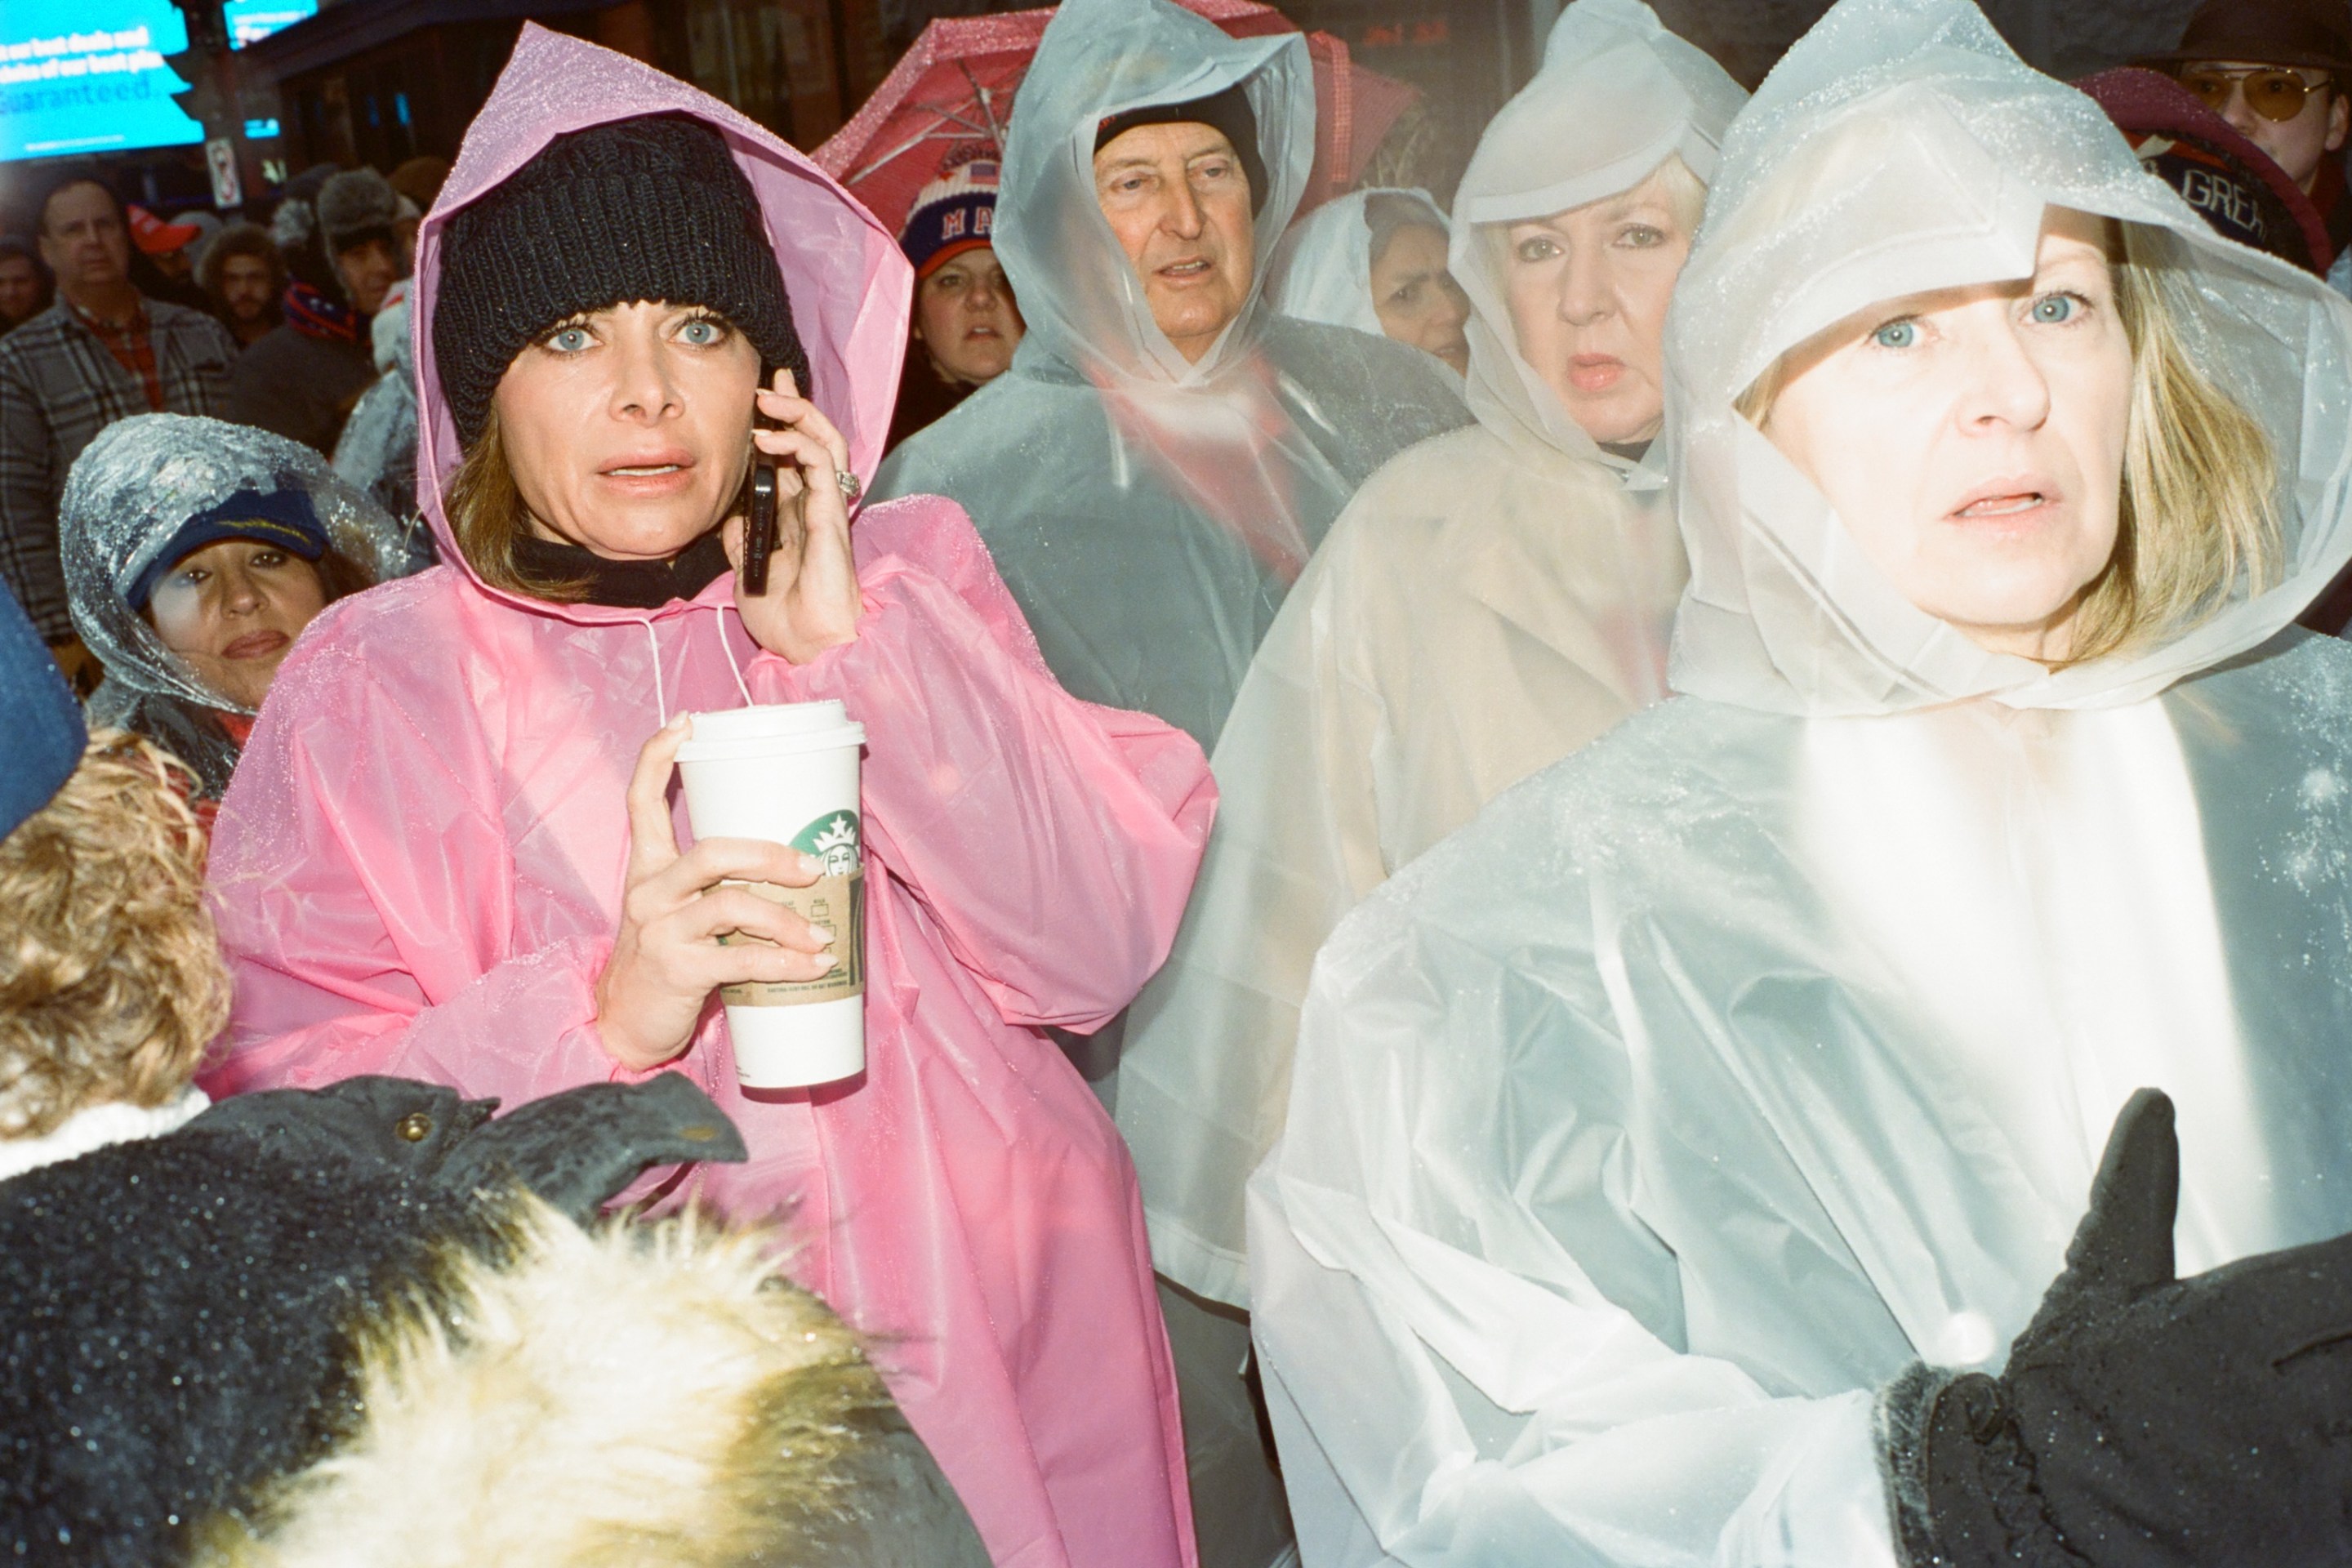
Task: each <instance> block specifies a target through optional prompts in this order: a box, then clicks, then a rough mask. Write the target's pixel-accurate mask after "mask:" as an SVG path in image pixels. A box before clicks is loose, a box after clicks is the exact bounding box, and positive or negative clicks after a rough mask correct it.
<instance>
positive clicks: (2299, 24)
mask: <svg viewBox="0 0 2352 1568" xmlns="http://www.w3.org/2000/svg"><path fill="white" fill-rule="evenodd" d="M2147 63H2148V64H2150V65H2153V66H2156V67H2157V68H2159V69H2164V70H2168V71H2170V72H2171V73H2172V75H2174V76H2175V77H2177V78H2178V79H2179V81H2180V84H2181V85H2182V86H2183V87H2186V88H2187V89H2189V91H2191V92H2193V93H2195V94H2196V95H2197V96H2198V97H2199V98H2200V99H2201V100H2204V102H2205V104H2206V106H2207V107H2208V108H2210V109H2211V110H2213V111H2214V112H2215V113H2216V114H2219V115H2220V116H2221V118H2222V119H2224V120H2226V121H2229V122H2230V124H2231V127H2232V128H2234V129H2235V130H2236V131H2237V132H2239V133H2240V134H2242V135H2243V136H2244V137H2245V138H2246V139H2247V140H2248V141H2250V142H2253V143H2254V145H2255V146H2257V147H2259V148H2261V149H2262V150H2263V152H2264V153H2268V154H2270V156H2271V158H2272V160H2273V162H2275V163H2277V164H2278V166H2279V167H2280V168H2281V169H2283V170H2284V171H2285V172H2286V175H2287V177H2288V178H2289V179H2291V180H2293V181H2294V183H2295V184H2297V185H2299V186H2301V187H2302V188H2303V190H2304V192H2305V195H2309V196H2310V197H2311V200H2312V204H2313V205H2315V206H2316V207H2317V208H2318V209H2319V212H2320V216H2322V217H2323V218H2324V219H2326V224H2327V237H2328V241H2329V243H2330V244H2331V245H2332V246H2333V247H2334V248H2335V250H2336V254H2337V255H2338V256H2341V255H2342V254H2343V253H2344V250H2345V247H2346V245H2347V242H2352V200H2347V192H2346V189H2345V181H2344V165H2343V162H2342V160H2341V159H2340V158H2338V157H2337V156H2336V154H2337V153H2338V151H2339V150H2340V149H2341V148H2342V147H2343V145H2344V142H2345V135H2346V132H2347V130H2352V100H2347V98H2346V96H2345V91H2344V88H2345V84H2346V82H2347V79H2352V15H2347V8H2346V5H2345V0H2206V3H2205V4H2204V5H2200V6H2199V7H2198V8H2197V12H2196V14H2195V15H2194V16H2191V17H2189V28H2188V31H2187V32H2185V33H2184V34H2183V35H2182V36H2181V39H2180V44H2179V47H2177V48H2175V49H2173V50H2171V51H2170V52H2169V53H2168V54H2165V55H2161V56H2158V58H2155V59H2153V60H2150V61H2148V62H2147Z"/></svg>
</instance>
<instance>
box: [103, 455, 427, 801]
mask: <svg viewBox="0 0 2352 1568" xmlns="http://www.w3.org/2000/svg"><path fill="white" fill-rule="evenodd" d="M280 489H299V490H302V491H303V492H305V493H306V494H308V495H309V496H310V504H311V505H312V507H313V508H315V509H316V510H317V511H318V514H319V522H320V526H321V527H323V528H324V529H325V530H326V531H327V537H328V539H329V540H331V541H332V542H333V544H334V547H335V549H336V550H337V552H340V553H341V554H342V555H343V556H344V557H346V558H347V559H349V560H350V561H351V562H352V563H353V564H355V565H357V566H359V567H360V568H361V569H362V571H364V572H366V573H367V574H369V576H370V577H372V578H373V579H374V580H375V581H377V582H387V581H389V580H391V579H392V578H394V577H396V576H399V575H401V574H403V573H404V572H406V571H410V570H413V569H414V568H413V567H412V566H411V565H410V564H409V561H410V557H409V553H408V550H407V547H406V544H405V542H404V535H403V531H402V530H401V528H400V526H399V525H398V524H397V523H395V522H394V521H393V520H392V519H391V518H389V517H387V516H385V515H384V513H383V510H382V509H381V508H379V507H377V506H376V505H375V504H374V503H373V502H372V501H370V500H368V499H367V498H366V497H365V496H363V495H362V494H360V493H359V491H357V490H355V489H352V487H351V486H350V485H347V484H345V483H344V482H343V481H342V480H341V479H337V478H336V477H335V476H334V474H333V473H332V472H331V471H330V470H329V469H328V468H327V464H326V460H325V459H324V458H320V456H319V454H318V453H317V452H315V451H313V450H311V449H310V447H305V446H303V445H302V444H301V443H300V442H299V441H289V440H287V439H286V438H285V437H282V436H273V435H271V434H270V433H269V432H268V431H267V430H257V429H255V428H253V427H252V426H249V425H231V424H228V423H227V422H226V421H224V420H219V419H203V418H197V417H194V416H187V415H180V414H142V415H139V416H136V417H134V418H131V419H125V420H121V421H120V422H119V423H117V424H113V425H110V426H107V427H106V429H105V430H103V431H101V432H100V434H99V437H98V439H96V440H95V441H92V442H91V443H90V444H89V447H88V448H87V449H86V450H84V451H83V453H82V455H81V456H80V457H79V458H75V459H74V466H73V469H72V471H71V472H70V473H69V474H68V475H67V477H66V490H65V497H64V499H63V500H62V501H60V502H59V504H58V557H59V560H60V562H61V563H62V564H63V566H64V568H65V578H66V595H67V598H68V602H69V604H70V605H71V607H72V610H73V620H74V629H75V631H77V632H78V633H79V634H80V636H81V640H82V643H83V645H84V646H86V647H88V648H89V650H90V652H92V653H94V654H96V655H97V656H98V658H99V661H100V663H101V664H103V665H104V666H105V667H106V679H105V680H104V681H103V682H102V683H101V684H100V686H99V689H98V690H97V691H96V692H94V693H92V694H91V696H90V700H89V717H90V721H91V722H92V723H93V724H105V725H112V726H117V727H120V728H122V729H128V730H135V731H138V732H140V733H141V734H142V735H146V736H148V737H149V738H151V739H152V740H154V741H155V742H158V743H159V744H161V745H163V746H165V747H167V748H168V749H169V750H171V751H172V752H173V753H174V754H176V755H177V756H178V757H179V758H180V759H181V760H182V761H183V762H184V763H187V764H188V765H189V766H190V767H191V768H193V769H194V770H195V773H196V777H197V779H198V780H199V781H200V782H201V783H202V784H203V786H204V793H205V795H207V796H209V797H212V798H215V799H216V798H218V796H219V795H220V794H221V792H222V791H223V790H225V789H226V788H227V787H228V778H229V773H230V770H232V769H233V768H235V767H236V758H237V744H236V742H235V741H234V740H232V739H231V738H230V736H229V734H228V731H226V730H224V729H223V728H222V727H221V726H220V724H219V722H218V721H217V720H215V718H214V717H213V715H215V714H221V713H227V714H233V715H237V716H240V717H246V718H249V717H251V716H252V714H253V711H254V710H252V709H250V708H247V707H245V706H243V705H241V704H239V703H237V702H235V701H232V700H230V699H228V698H227V697H225V696H223V695H222V694H221V693H220V692H218V691H215V689H212V688H211V687H210V686H207V685H206V684H205V681H204V679H203V678H202V677H201V676H199V675H198V674H197V673H196V672H195V670H194V668H191V667H190V666H189V664H188V662H187V661H186V660H185V659H184V658H180V656H179V655H177V654H175V653H173V651H172V650H171V649H169V648H167V647H164V646H163V640H162V639H161V638H159V637H156V635H155V628H154V627H153V626H149V625H148V624H147V619H146V617H145V616H142V615H140V614H139V613H138V612H137V611H136V610H133V609H132V608H131V606H130V605H129V604H128V603H127V602H125V600H124V598H123V596H122V591H121V588H120V587H118V586H117V584H120V583H121V582H122V581H123V580H124V579H125V578H126V577H128V576H131V575H134V574H135V572H136V569H137V568H138V567H139V566H142V565H144V564H145V559H144V558H145V555H146V552H150V551H152V550H154V549H157V548H160V547H161V546H163V544H165V543H167V542H169V541H170V539H171V537H172V535H173V534H174V533H177V532H178V531H179V530H180V526H181V524H183V523H184V522H186V521H187V520H188V519H189V518H191V517H194V515H195V514H196V513H198V512H200V511H203V510H205V509H206V508H207V507H212V506H217V505H218V504H220V503H221V502H222V501H225V500H228V498H229V497H231V496H233V495H235V494H236V493H237V492H238V491H239V490H262V491H268V490H280Z"/></svg>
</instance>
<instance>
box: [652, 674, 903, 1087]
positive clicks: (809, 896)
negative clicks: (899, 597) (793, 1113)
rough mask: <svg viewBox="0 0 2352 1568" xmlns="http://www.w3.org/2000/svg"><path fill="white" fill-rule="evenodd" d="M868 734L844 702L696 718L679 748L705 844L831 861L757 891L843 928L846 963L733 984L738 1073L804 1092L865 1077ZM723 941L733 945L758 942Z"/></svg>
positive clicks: (839, 952) (841, 954)
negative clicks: (861, 781) (806, 977)
mask: <svg viewBox="0 0 2352 1568" xmlns="http://www.w3.org/2000/svg"><path fill="white" fill-rule="evenodd" d="M865 743H866V727H865V726H864V725H863V724H858V723H855V722H852V721H851V720H850V718H849V715H848V712H847V711H846V710H845V709H844V708H843V707H842V705H841V704H840V703H838V702H831V701H828V702H783V703H771V704H768V705H765V706H761V707H752V708H737V709H732V710H728V711H725V712H719V713H697V714H696V715H695V716H694V728H693V730H692V731H690V733H689V735H688V739H687V741H686V742H685V743H684V744H683V745H681V746H679V747H678V749H677V766H678V772H679V773H682V774H684V775H685V779H686V815H687V819H688V821H690V822H691V823H693V825H694V836H695V837H697V838H698V839H700V838H765V839H768V840H770V841H771V842H773V843H777V844H789V845H791V846H793V847H794V848H796V849H802V850H805V851H806V852H807V853H809V854H811V855H814V856H815V857H817V858H819V859H821V860H823V861H824V862H825V870H824V876H823V877H821V878H819V879H817V880H816V881H815V882H814V884H812V885H811V886H809V887H806V888H782V887H777V886H776V885H774V884H772V883H767V882H756V883H750V884H747V886H749V887H750V888H751V890H752V891H753V892H756V893H758V894H760V895H761V897H762V898H770V899H774V900H776V901H777V902H779V903H782V904H785V905H788V906H790V907H791V908H792V909H793V910H798V911H799V912H800V913H801V915H802V916H803V917H804V918H805V919H807V920H808V921H810V922H811V923H812V924H815V925H821V926H825V927H828V928H829V929H831V931H833V932H834V939H833V946H832V948H831V949H830V950H829V951H830V952H832V953H833V954H834V956H835V960H836V961H837V962H835V964H834V966H833V968H832V970H831V971H830V972H829V973H825V974H824V975H823V976H822V977H820V978H818V979H815V980H812V981H808V982H805V983H801V984H783V985H768V984H757V983H753V984H742V985H729V986H725V987H722V988H721V990H720V992H719V995H720V997H721V998H722V999H723V1000H724V1001H725V1003H726V1005H727V1032H728V1034H729V1035H730V1037H732V1039H733V1042H734V1047H735V1076H736V1078H737V1079H739V1080H740V1081H741V1083H742V1084H743V1086H744V1087H745V1088H747V1089H799V1088H802V1087H803V1086H805V1085H808V1084H817V1083H832V1082H834V1081H835V1079H845V1078H852V1077H855V1076H856V1074H858V1073H860V1072H863V1071H864V1070H865V1069H866V875H865V855H864V853H863V845H864V842H865V835H864V832H863V831H862V829H863V826H864V824H863V819H862V818H861V817H860V816H859V815H858V811H859V803H858V795H857V751H858V748H859V747H860V746H862V745H864V744H865ZM758 940H760V939H759V938H756V937H745V936H740V935H738V936H734V937H731V938H729V937H722V938H720V941H721V942H729V941H734V942H756V941H758Z"/></svg>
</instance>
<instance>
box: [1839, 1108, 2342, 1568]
mask: <svg viewBox="0 0 2352 1568" xmlns="http://www.w3.org/2000/svg"><path fill="white" fill-rule="evenodd" d="M2179 1188H2180V1145H2179V1139H2178V1138H2177V1137H2175V1135H2174V1133H2173V1126H2172V1101H2171V1100H2168V1099H2167V1098H2166V1097H2165V1096H2164V1095H2162V1094H2160V1093H2158V1091H2156V1090H2155V1089H2142V1090H2140V1091H2139V1092H2138V1093H2137V1094H2136V1095H2134V1096H2133V1097H2132V1099H2131V1101H2130V1103H2128V1104H2126V1106H2125V1107H2124V1109H2123V1110H2122V1112H2121V1113H2120V1114H2119V1115H2117V1117H2116V1126H2115V1131H2114V1132H2113V1133H2112V1134H2110V1136H2109V1137H2108V1140H2107V1150H2106V1154H2105V1158H2104V1159H2103V1160H2102V1161H2101V1162H2100V1163H2099V1173H2098V1176H2097V1178H2096V1179H2095V1181H2094V1182H2093V1183H2092V1184H2091V1203H2090V1211H2089V1213H2088V1214H2086V1215H2084V1219H2083V1223H2082V1226H2081V1227H2080V1228H2079V1229H2077V1230H2076V1231H2075V1233H2074V1245H2073V1246H2072V1247H2069V1248H2068V1249H2067V1252H2066V1268H2065V1269H2064V1271H2063V1272H2062V1273H2061V1274H2060V1275H2059V1276H2058V1278H2057V1279H2056V1280H2055V1281H2054V1282H2053V1284H2052V1285H2051V1287H2050V1289H2049V1291H2048V1293H2047V1294H2045V1295H2044V1296H2043V1297H2042V1309H2041V1310H2040V1311H2038V1312H2036V1313H2035V1314H2034V1318H2033V1321H2032V1323H2031V1324H2030V1325H2029V1326H2028V1327H2027V1328H2026V1331H2024V1332H2023V1333H2021V1334H2020V1335H2019V1336H2018V1337H2017V1342H2016V1343H2014V1344H2013V1345H2011V1347H2010V1357H2009V1366H2008V1369H2007V1370H2006V1371H2004V1372H2003V1373H2001V1375H2000V1377H1999V1378H1998V1379H1995V1378H1990V1377H1987V1376H1985V1375H1983V1374H1982V1373H1965V1374H1960V1375H1954V1374H1953V1373H1948V1372H1945V1371H1942V1370H1939V1369H1936V1368H1931V1367H1927V1366H1916V1365H1915V1366H1914V1367H1912V1368H1911V1370H1910V1371H1909V1372H1907V1373H1905V1374H1904V1375H1903V1376H1902V1377H1901V1378H1899V1379H1897V1380H1896V1381H1895V1384H1893V1385H1892V1386H1890V1387H1889V1388H1888V1389H1887V1391H1886V1393H1885V1396H1884V1397H1883V1399H1882V1403H1881V1419H1882V1423H1883V1430H1884V1433H1885V1440H1886V1448H1887V1452H1886V1455H1885V1462H1886V1467H1887V1475H1888V1481H1889V1490H1890V1492H1891V1493H1892V1495H1893V1499H1894V1501H1895V1522H1896V1535H1897V1541H1898V1545H1899V1546H1900V1548H1901V1550H1902V1552H1903V1554H1904V1556H1905V1557H1906V1560H1907V1561H1908V1563H1910V1568H1930V1565H1931V1564H1932V1565H1935V1568H1982V1565H1986V1564H1992V1563H2002V1564H2008V1563H2029V1564H2037V1565H2039V1564H2064V1565H2069V1568H2071V1565H2074V1564H2085V1563H2087V1564H2091V1565H2094V1568H2158V1565H2163V1568H2189V1565H2191V1564H2196V1565H2200V1568H2203V1565H2211V1564H2231V1565H2235V1564H2242V1565H2244V1568H2257V1565H2259V1568H2303V1565H2305V1564H2317V1563H2328V1564H2340V1563H2352V1236H2347V1237H2337V1238H2336V1239H2335V1240H2333V1241H2324V1242H2318V1243H2315V1244H2313V1245H2311V1246H2308V1247H2294V1248H2292V1249H2289V1250H2287V1251H2284V1252H2271V1253H2263V1254H2262V1255H2260V1256H2257V1257H2253V1258H2244V1259H2242V1260H2240V1261H2239V1262H2236V1263H2233V1264H2231V1265H2229V1266H2228V1267H2226V1268H2216V1269H2214V1270H2212V1271H2211V1272H2210V1273H2206V1274H2200V1275H2198V1276H2196V1277H2195V1278H2193V1279H2174V1277H2173V1271H2172V1230H2173V1219H2174V1213H2175V1209H2176V1206H2177V1205H2178V1202H2179Z"/></svg>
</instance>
